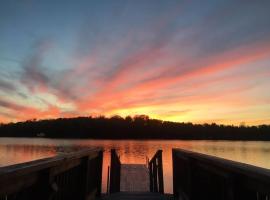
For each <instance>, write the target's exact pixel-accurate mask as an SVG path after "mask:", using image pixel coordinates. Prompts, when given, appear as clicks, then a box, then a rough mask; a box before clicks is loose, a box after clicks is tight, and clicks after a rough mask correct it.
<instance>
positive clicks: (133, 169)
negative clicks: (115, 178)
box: [120, 164, 150, 192]
mask: <svg viewBox="0 0 270 200" xmlns="http://www.w3.org/2000/svg"><path fill="white" fill-rule="evenodd" d="M149 181H150V178H149V170H148V168H147V167H146V165H143V164H122V165H121V181H120V191H123V192H149V191H150V188H149V187H150V183H149Z"/></svg>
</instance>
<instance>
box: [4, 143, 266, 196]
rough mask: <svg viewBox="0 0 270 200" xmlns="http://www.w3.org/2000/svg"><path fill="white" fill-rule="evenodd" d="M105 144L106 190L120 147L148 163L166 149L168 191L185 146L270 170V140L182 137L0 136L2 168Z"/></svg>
mask: <svg viewBox="0 0 270 200" xmlns="http://www.w3.org/2000/svg"><path fill="white" fill-rule="evenodd" d="M84 147H102V148H103V149H104V161H103V184H102V188H103V192H105V188H106V178H107V167H108V164H109V161H110V157H109V156H110V154H109V151H110V149H112V148H115V149H117V151H118V153H119V154H120V157H121V162H122V163H145V162H146V156H148V157H150V158H151V157H152V156H153V155H154V154H155V152H156V151H157V150H158V149H162V150H163V165H164V166H163V169H164V184H165V192H167V193H172V157H171V156H172V155H171V150H172V148H183V149H188V150H193V151H197V152H201V153H205V154H210V155H215V156H218V157H222V158H227V159H231V160H235V161H239V162H243V163H248V164H252V165H256V166H260V167H264V168H268V169H270V159H269V157H270V142H239V141H237V142H231V141H181V140H165V141H163V140H73V139H72V140H67V139H32V138H0V167H1V166H7V165H11V164H15V163H21V162H25V161H31V160H35V159H39V158H45V157H51V156H54V155H56V154H58V153H59V152H65V151H67V150H70V148H72V149H73V148H75V149H79V148H84Z"/></svg>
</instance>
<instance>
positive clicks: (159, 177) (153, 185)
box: [148, 150, 164, 194]
mask: <svg viewBox="0 0 270 200" xmlns="http://www.w3.org/2000/svg"><path fill="white" fill-rule="evenodd" d="M162 165H163V163H162V150H158V151H157V152H156V154H155V155H154V156H153V158H152V159H151V160H150V161H149V163H148V168H149V177H150V191H151V192H158V193H161V194H163V193H164V182H163V167H162Z"/></svg>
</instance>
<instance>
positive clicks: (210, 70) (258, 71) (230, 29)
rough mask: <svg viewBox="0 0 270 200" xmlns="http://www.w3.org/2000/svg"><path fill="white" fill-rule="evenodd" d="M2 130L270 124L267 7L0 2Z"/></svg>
mask: <svg viewBox="0 0 270 200" xmlns="http://www.w3.org/2000/svg"><path fill="white" fill-rule="evenodd" d="M0 69H1V70H0V122H4V123H6V122H10V121H12V122H16V121H22V120H28V119H33V118H36V119H45V118H58V117H74V116H88V115H95V116H96V115H106V116H112V115H115V114H118V115H121V116H126V115H136V114H147V115H149V116H150V117H152V118H158V119H162V120H170V121H180V122H182V121H184V122H193V123H212V122H215V123H218V124H234V125H239V124H240V123H241V122H245V124H247V125H258V124H270V1H269V0H203V1H202V0H198V1H193V0H175V1H174V0H132V1H129V0H123V1H122V0H96V1H95V0H91V1H90V0H76V1H75V0H73V1H68V0H65V1H64V0H1V4H0Z"/></svg>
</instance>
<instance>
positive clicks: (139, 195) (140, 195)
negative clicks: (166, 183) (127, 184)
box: [103, 192, 173, 200]
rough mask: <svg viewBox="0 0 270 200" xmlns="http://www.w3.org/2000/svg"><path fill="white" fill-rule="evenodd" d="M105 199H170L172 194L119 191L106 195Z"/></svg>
mask: <svg viewBox="0 0 270 200" xmlns="http://www.w3.org/2000/svg"><path fill="white" fill-rule="evenodd" d="M103 199H104V200H169V199H173V196H172V195H162V194H159V193H153V192H118V193H114V194H111V195H109V196H106V197H104V198H103Z"/></svg>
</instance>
